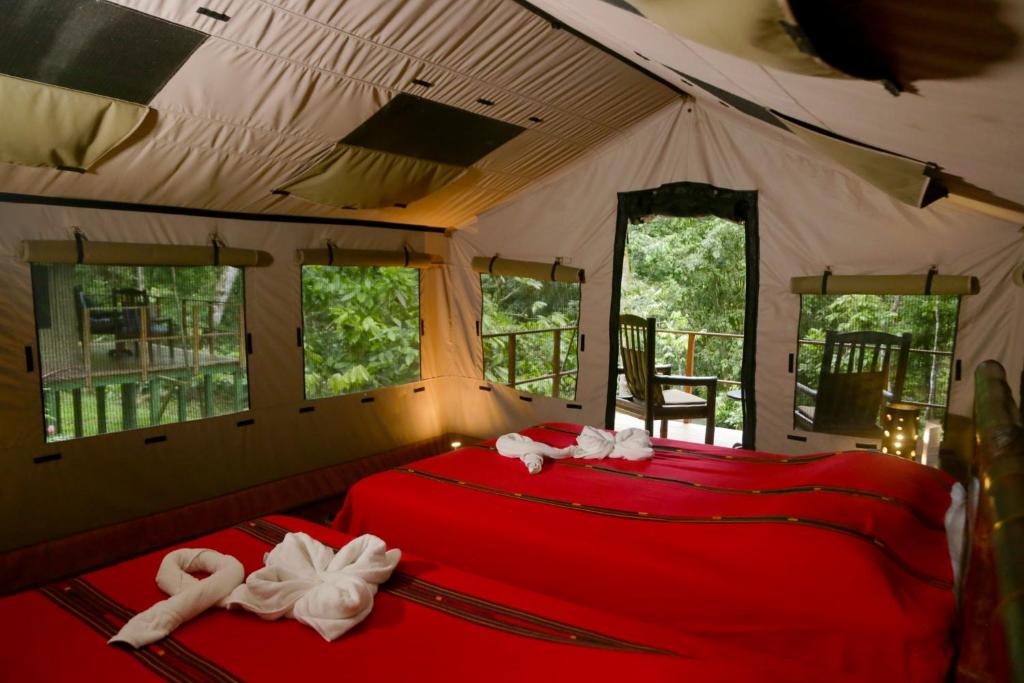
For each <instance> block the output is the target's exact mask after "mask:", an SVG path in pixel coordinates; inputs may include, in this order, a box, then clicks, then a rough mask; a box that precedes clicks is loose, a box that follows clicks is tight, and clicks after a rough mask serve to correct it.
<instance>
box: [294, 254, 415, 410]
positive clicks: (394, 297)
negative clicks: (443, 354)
mask: <svg viewBox="0 0 1024 683" xmlns="http://www.w3.org/2000/svg"><path fill="white" fill-rule="evenodd" d="M419 289H420V275H419V271H418V270H416V269H414V268H398V267H365V268H364V267H344V268H338V267H336V266H303V268H302V322H303V339H302V341H303V346H302V349H303V355H304V357H305V385H306V398H307V399H316V398H326V397H328V396H339V395H342V394H351V393H354V392H358V391H368V390H370V389H377V388H379V387H386V386H391V385H395V384H405V383H407V382H415V381H417V380H419V378H420V301H419Z"/></svg>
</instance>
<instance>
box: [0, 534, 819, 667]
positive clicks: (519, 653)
mask: <svg viewBox="0 0 1024 683" xmlns="http://www.w3.org/2000/svg"><path fill="white" fill-rule="evenodd" d="M288 530H295V531H305V532H307V533H309V534H310V535H312V536H314V537H316V538H318V539H320V540H321V541H323V542H325V543H328V544H331V545H333V546H336V547H337V546H340V545H343V544H344V543H345V542H347V541H348V540H349V538H350V537H348V536H345V535H343V534H341V533H339V532H337V531H332V530H330V529H326V528H324V527H321V526H318V525H315V524H311V523H308V522H305V521H302V520H298V519H294V518H289V517H270V518H266V519H264V520H256V521H254V522H251V523H248V524H245V525H239V526H238V527H235V528H233V529H228V530H225V531H221V532H218V533H215V534H212V535H209V536H205V537H202V538H198V539H195V540H193V541H190V542H189V543H187V544H184V547H205V548H214V549H216V550H219V551H220V552H223V553H228V554H231V555H234V556H235V557H237V558H238V559H239V560H240V561H241V562H242V563H243V564H244V565H245V569H246V571H247V572H250V571H253V570H254V569H257V568H258V567H259V566H260V565H261V564H262V557H263V554H264V553H265V552H267V551H268V550H269V549H270V548H271V547H272V544H274V543H277V542H279V541H280V539H281V538H282V537H283V535H284V533H286V532H287V531H288ZM171 549H172V548H168V549H166V550H163V551H159V552H156V553H152V554H149V555H145V556H142V557H139V558H137V559H135V560H131V561H128V562H123V563H121V564H117V565H114V566H112V567H108V568H106V569H102V570H99V571H96V572H92V573H90V574H86V575H83V576H82V577H78V578H75V579H68V580H64V581H59V582H57V583H54V584H52V585H49V586H46V587H44V588H42V589H40V590H35V591H28V592H25V593H20V594H17V595H14V596H11V597H8V598H4V599H2V600H0V616H2V617H3V623H4V624H5V627H4V638H3V639H0V678H2V679H3V680H10V681H51V680H52V681H70V680H90V681H93V680H103V681H139V680H149V679H159V678H164V679H167V680H172V681H181V680H191V681H235V680H246V681H261V680H265V681H320V680H335V679H337V680H353V681H413V680H443V681H462V680H488V681H495V680H501V681H505V680H507V681H524V680H550V681H560V682H564V681H569V680H592V681H601V680H615V679H619V680H631V679H634V680H642V681H670V680H674V681H679V680H692V681H722V682H726V681H739V680H755V679H756V680H769V681H785V680H793V679H792V678H791V677H790V676H789V672H788V670H787V668H786V666H785V664H784V663H783V662H781V661H779V660H776V659H771V658H760V659H757V660H756V666H757V668H756V669H754V668H750V667H749V664H748V663H749V662H750V661H751V660H750V658H749V657H745V656H742V655H740V654H739V653H735V652H732V651H730V650H728V649H726V648H724V647H721V646H720V644H718V643H715V642H708V641H707V640H706V639H700V638H690V639H685V640H684V639H679V638H677V637H675V636H674V635H673V634H668V633H666V632H665V631H664V630H661V629H658V628H656V627H654V626H653V625H649V624H643V623H638V622H635V621H630V620H629V619H625V618H621V617H615V616H611V615H607V614H603V613H601V612H599V611H597V610H594V609H591V608H587V607H582V606H578V605H574V604H571V603H567V602H564V601H560V600H554V599H550V598H548V597H546V596H540V595H537V594H535V593H531V592H529V591H527V590H524V589H522V588H519V587H515V586H507V585H502V584H500V583H498V582H495V581H492V580H488V579H484V578H481V577H477V576H473V575H470V574H465V573H462V572H458V571H455V570H452V569H449V568H446V567H444V566H441V565H439V564H438V563H436V562H433V561H427V560H422V559H417V558H416V557H414V556H412V555H409V554H405V555H403V559H402V562H401V563H400V564H399V566H398V569H397V570H396V573H395V575H394V576H393V577H392V578H391V580H390V581H388V582H387V583H386V584H384V585H383V586H382V587H381V591H380V593H379V594H378V596H377V599H376V603H375V606H374V610H373V612H372V613H371V615H370V616H369V617H368V618H367V619H366V620H365V621H364V622H363V623H361V624H360V625H359V626H357V627H356V628H354V629H353V630H352V631H350V632H349V633H347V634H345V635H344V636H342V637H341V638H339V639H338V640H336V641H334V642H333V643H327V642H325V641H324V640H323V639H321V637H320V636H319V635H318V634H317V633H316V632H315V631H313V630H312V629H310V628H309V627H307V626H303V625H302V624H299V623H298V622H295V621H292V620H281V621H276V622H265V621H262V620H260V619H259V618H257V617H255V616H253V615H251V614H248V613H245V612H239V611H231V612H228V611H225V610H222V609H211V610H210V611H208V612H206V613H204V614H202V615H200V616H198V617H197V618H196V619H194V620H193V621H191V622H188V623H186V624H184V625H183V626H182V627H181V628H179V629H178V630H177V631H175V632H174V633H173V634H171V636H169V637H167V638H164V639H163V640H160V641H158V642H156V643H153V644H152V645H150V646H148V647H145V648H142V649H140V650H137V651H133V650H124V649H120V648H117V647H113V646H109V645H106V640H107V639H108V638H109V637H110V636H111V635H113V634H114V633H116V632H117V630H119V629H120V627H121V626H122V625H123V624H124V623H125V621H127V620H128V619H129V618H131V616H132V615H133V614H135V613H137V612H139V611H141V610H143V609H145V608H147V607H149V606H150V605H152V604H153V603H155V602H157V601H158V600H161V599H163V598H164V597H166V596H164V595H163V594H162V593H161V592H160V590H159V589H158V588H157V587H156V585H155V582H154V577H155V576H156V571H157V567H158V566H159V563H160V560H161V559H162V558H163V556H164V554H165V553H166V552H168V551H170V550H171ZM807 680H812V679H807Z"/></svg>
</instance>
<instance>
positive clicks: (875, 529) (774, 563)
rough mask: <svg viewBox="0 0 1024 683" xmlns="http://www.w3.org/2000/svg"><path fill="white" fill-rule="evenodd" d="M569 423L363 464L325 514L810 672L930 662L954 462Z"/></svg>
mask: <svg viewBox="0 0 1024 683" xmlns="http://www.w3.org/2000/svg"><path fill="white" fill-rule="evenodd" d="M581 431H582V427H581V426H579V425H571V424H562V423H551V424H545V425H541V426H539V427H535V428H531V429H526V430H523V431H522V432H521V433H520V434H521V437H525V440H524V439H523V438H518V437H517V438H514V439H513V442H514V443H512V444H511V445H510V443H509V442H508V440H507V439H506V442H505V443H503V444H500V445H501V446H502V448H501V450H502V452H501V453H499V452H498V450H499V449H498V446H499V444H496V443H495V442H484V443H482V444H477V445H473V446H469V447H463V448H459V449H456V450H454V451H452V452H450V453H447V454H443V455H440V456H435V457H432V458H428V459H425V460H421V461H418V462H415V463H412V464H410V465H408V466H404V467H401V468H396V469H395V470H392V471H389V472H385V473H381V474H377V475H374V476H372V477H369V478H367V479H364V480H362V481H361V482H359V483H357V484H356V485H355V486H354V487H353V488H352V489H351V491H350V492H349V495H348V497H347V500H346V502H345V506H344V508H343V509H342V510H341V511H340V512H339V514H338V516H337V518H336V520H335V527H336V528H338V529H340V530H343V531H345V532H347V533H352V534H358V533H364V532H367V531H372V532H373V533H376V534H379V535H381V536H383V537H385V538H388V539H389V540H390V541H393V542H394V543H396V544H398V545H399V546H400V547H402V548H403V550H406V551H408V552H413V553H419V554H429V555H430V556H431V557H433V558H435V559H437V560H439V561H442V562H445V563H446V564H449V565H452V566H454V567H457V568H459V569H461V570H465V571H469V572H473V573H475V574H479V575H482V576H487V577H490V578H493V579H496V580H499V581H504V582H509V583H515V584H517V585H520V586H522V587H523V588H526V589H528V590H532V591H536V592H538V593H543V594H547V595H549V596H552V597H553V598H557V599H561V600H568V601H571V602H575V603H578V604H586V605H591V606H593V607H595V608H598V609H601V610H605V611H608V612H611V613H615V614H619V615H623V616H624V617H627V618H630V619H637V620H640V621H644V622H646V623H650V624H654V625H657V626H658V627H660V628H663V629H666V630H668V631H670V632H672V633H674V634H676V637H678V638H680V642H683V641H685V640H686V639H687V638H690V637H696V636H699V637H702V638H711V639H713V640H714V641H715V642H716V643H718V644H719V645H721V646H722V647H728V648H732V649H735V650H737V651H742V652H750V653H758V655H759V656H767V655H769V654H773V655H776V656H781V657H783V658H784V659H786V660H787V661H788V662H789V663H790V666H791V671H792V672H803V673H805V674H807V675H811V672H814V675H816V676H817V677H818V679H819V680H835V679H838V678H840V677H841V676H843V675H853V676H855V677H856V678H857V679H860V680H878V681H888V680H921V681H924V680H941V679H942V678H943V676H944V675H945V673H946V668H947V667H948V665H949V662H950V658H951V655H952V642H953V640H952V636H951V630H952V623H953V619H954V614H955V600H954V595H953V591H952V586H953V583H954V581H953V574H952V569H951V563H950V556H949V550H948V547H947V536H946V533H945V528H944V515H945V514H946V512H947V509H948V508H949V507H950V488H951V486H952V484H953V483H954V482H953V479H952V478H951V477H948V476H947V475H946V474H944V473H941V472H939V471H937V470H934V469H931V468H926V467H923V466H921V465H918V464H916V463H913V462H911V461H908V460H903V459H900V458H895V457H891V456H884V455H881V454H877V453H873V452H866V451H857V452H849V453H822V454H817V455H808V456H792V457H786V456H780V455H773V454H768V453H760V452H754V451H745V450H734V449H727V448H717V447H714V446H707V445H703V444H700V445H698V444H690V443H684V442H678V441H672V440H668V439H652V440H651V445H652V447H653V452H652V453H651V454H650V456H649V457H644V456H643V454H642V453H637V452H636V451H632V452H633V453H634V457H607V456H606V457H603V458H602V457H596V458H588V457H582V456H581V457H577V456H578V455H579V453H578V451H577V450H574V449H579V448H580V447H581V446H585V445H586V444H584V443H583V442H582V441H581V440H580V436H581ZM529 441H533V442H536V443H537V444H541V445H542V446H543V447H534V448H531V447H530V445H529ZM592 445H593V444H591V446H592ZM632 445H633V446H635V445H636V444H632ZM531 453H539V454H540V456H541V457H540V458H539V459H538V458H536V457H526V456H528V455H530V454H531ZM608 455H610V453H609V454H608ZM503 456H504V457H503ZM524 465H525V466H524Z"/></svg>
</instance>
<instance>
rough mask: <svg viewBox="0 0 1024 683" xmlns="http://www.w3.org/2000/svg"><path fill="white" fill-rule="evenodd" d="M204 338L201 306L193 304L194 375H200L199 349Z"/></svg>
mask: <svg viewBox="0 0 1024 683" xmlns="http://www.w3.org/2000/svg"><path fill="white" fill-rule="evenodd" d="M201 344H202V338H201V336H200V331H199V304H197V303H193V304H192V374H194V375H198V374H199V347H200V345H201Z"/></svg>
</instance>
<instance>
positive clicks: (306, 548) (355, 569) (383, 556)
mask: <svg viewBox="0 0 1024 683" xmlns="http://www.w3.org/2000/svg"><path fill="white" fill-rule="evenodd" d="M401 557H402V553H401V551H399V550H397V549H395V550H386V546H385V544H384V541H382V540H381V539H379V538H377V537H376V536H373V535H370V534H364V535H362V536H359V537H358V538H355V539H353V540H352V541H350V542H349V543H347V544H346V545H345V546H344V547H343V548H341V550H339V551H338V552H337V553H336V554H335V552H334V551H333V550H331V548H329V547H327V546H325V545H324V544H323V543H320V542H319V541H317V540H315V539H313V538H312V537H310V536H309V535H308V534H305V533H301V532H299V533H289V534H287V535H286V536H285V537H284V540H283V541H281V543H279V544H278V545H277V546H276V547H274V549H273V550H271V551H270V552H269V553H267V554H266V556H265V558H264V562H265V566H264V567H263V568H261V569H258V570H256V571H254V572H253V573H252V574H250V575H249V578H247V579H246V580H245V583H244V584H242V585H241V586H238V588H236V589H235V590H234V592H233V593H232V594H231V596H230V597H229V598H228V601H227V603H228V607H241V608H242V609H245V610H248V611H250V612H253V613H254V614H257V615H259V616H260V617H261V618H263V619H268V620H274V619H280V618H281V617H286V618H289V619H295V620H296V621H299V622H301V623H303V624H306V625H308V626H311V627H313V628H314V629H315V630H316V632H317V633H319V634H320V635H321V636H323V638H324V640H327V641H332V640H334V639H335V638H337V637H339V636H341V635H342V634H344V633H345V632H346V631H348V630H349V629H351V628H352V627H353V626H355V625H356V624H358V623H359V622H361V621H362V620H363V619H365V618H366V617H367V615H369V614H370V611H371V610H372V609H373V597H374V595H376V593H377V586H378V585H380V584H381V583H384V582H385V581H387V580H388V578H390V576H391V573H392V572H393V571H394V569H395V566H397V565H398V561H399V560H400V559H401Z"/></svg>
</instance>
